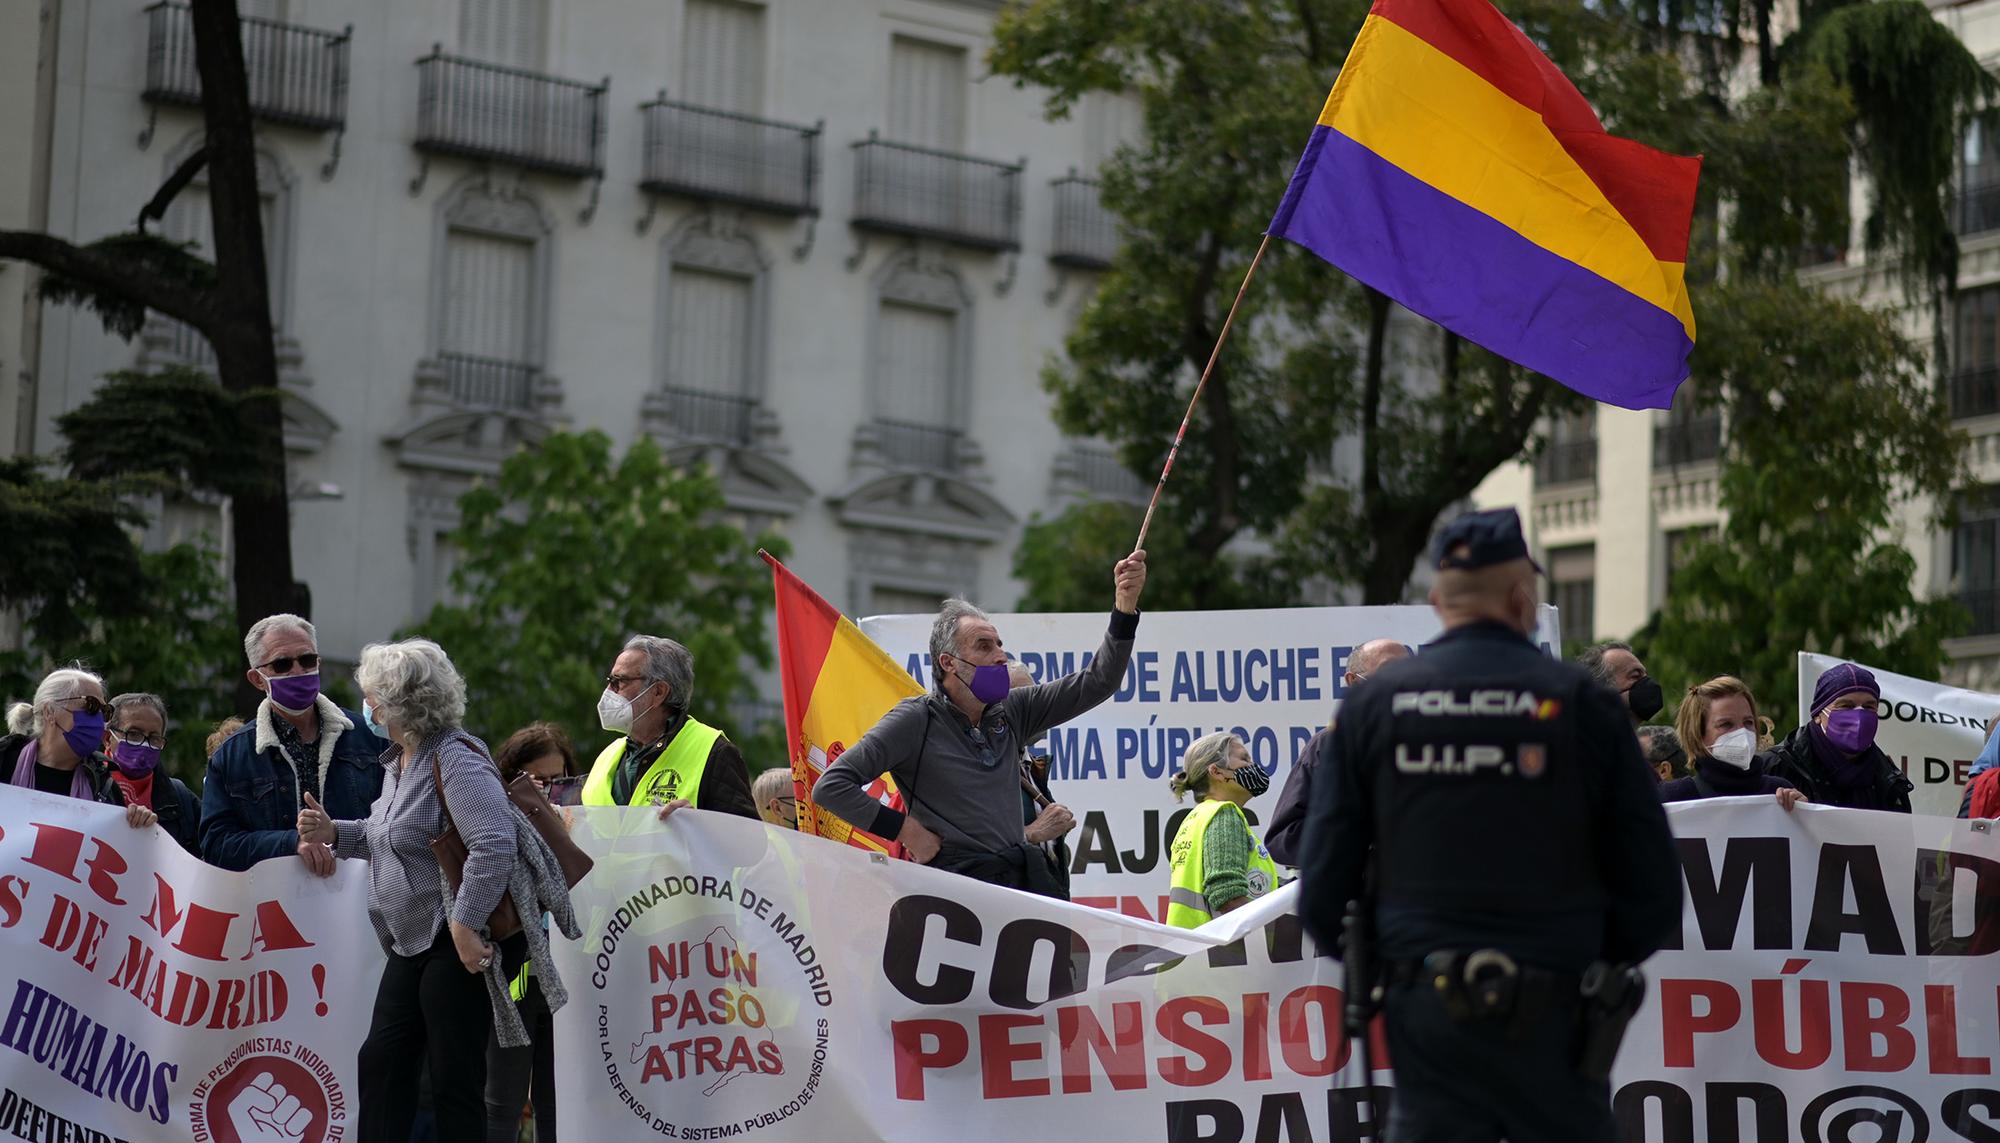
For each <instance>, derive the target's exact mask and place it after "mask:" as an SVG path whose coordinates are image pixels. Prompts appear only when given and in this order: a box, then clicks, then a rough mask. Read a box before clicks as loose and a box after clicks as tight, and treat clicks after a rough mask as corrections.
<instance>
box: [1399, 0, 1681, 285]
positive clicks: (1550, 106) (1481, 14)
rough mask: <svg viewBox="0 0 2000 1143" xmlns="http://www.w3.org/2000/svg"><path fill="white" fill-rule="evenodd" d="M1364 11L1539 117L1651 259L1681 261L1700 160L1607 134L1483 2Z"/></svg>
mask: <svg viewBox="0 0 2000 1143" xmlns="http://www.w3.org/2000/svg"><path fill="white" fill-rule="evenodd" d="M1371 12H1372V13H1373V14H1374V15H1377V16H1380V17H1382V18H1383V19H1385V20H1388V21H1390V22H1392V23H1394V24H1396V25H1398V26H1399V27H1401V28H1403V30H1405V31H1407V32H1409V33H1411V34H1412V35H1415V36H1417V37H1419V38H1420V39H1423V40H1424V41H1426V42H1428V43H1429V44H1430V45H1431V46H1432V47H1435V48H1436V49H1438V50H1439V51H1441V52H1443V53H1444V54H1446V55H1448V56H1450V57H1451V58H1452V59H1454V60H1457V61H1458V62H1459V63H1461V64H1463V65H1465V67H1466V68H1467V69H1469V70H1470V71H1472V72H1473V73H1474V74H1475V75H1477V76H1479V77H1480V78H1481V79H1483V80H1485V81H1486V82H1487V83H1490V84H1492V85H1493V86H1494V87H1496V88H1498V89H1499V90H1500V92H1501V93H1502V94H1504V95H1506V96H1507V97H1508V98H1509V99H1512V100H1513V101H1514V102H1516V103H1519V104H1521V105H1522V106H1523V107H1526V108H1528V109H1530V110H1532V111H1535V112H1537V113H1539V114H1540V115H1541V117H1542V122H1544V123H1547V124H1548V126H1549V131H1550V133H1551V134H1553V135H1554V136H1555V137H1556V141H1557V142H1558V143H1560V144H1561V145H1562V148H1563V149H1564V150H1565V151H1568V152H1569V154H1570V157H1571V158H1573V159H1575V160H1576V164H1577V166H1579V167H1582V168H1583V170H1584V173H1586V174H1588V175H1589V176H1590V180H1591V181H1592V182H1594V183H1596V184H1597V188H1598V189H1599V190H1601V191H1603V192H1604V197H1605V198H1606V199H1607V200H1609V201H1610V203H1611V205H1612V206H1614V207H1616V208H1618V213H1619V214H1621V215H1623V216H1624V218H1625V221H1626V222H1628V223H1630V224H1631V226H1632V229H1633V230H1635V231H1637V232H1638V234H1639V237H1640V238H1641V239H1643V240H1644V241H1645V243H1646V248H1647V249H1648V250H1651V251H1652V253H1653V256H1654V257H1655V258H1658V259H1659V260H1660V261H1662V262H1685V261H1687V248H1688V232H1689V230H1690V228H1691V227H1692V225H1693V219H1694V194H1695V183H1696V180H1697V179H1698V178H1699V177H1700V175H1701V160H1700V159H1698V158H1688V157H1685V156H1682V155H1669V154H1667V153H1666V152H1664V151H1659V150H1655V149H1654V148H1652V147H1648V146H1646V145H1645V144H1643V143H1638V142H1634V141H1633V140H1630V139H1621V138H1618V137H1617V136H1615V135H1609V134H1606V133H1605V130H1604V124H1603V123H1602V122H1601V121H1600V120H1599V119H1598V118H1597V112H1595V111H1593V110H1591V106H1590V101H1589V100H1587V99H1585V98H1584V97H1583V93H1582V92H1580V91H1578V90H1577V89H1576V85H1575V84H1573V83H1571V82H1570V81H1569V77H1568V76H1566V75H1564V74H1563V73H1562V69H1560V68H1558V67H1556V65H1555V64H1554V63H1553V62H1551V61H1550V60H1549V57H1547V56H1545V55H1543V54H1542V50H1541V49H1540V48H1538V47H1536V46H1535V43H1534V41H1533V40H1530V39H1529V38H1528V37H1527V35H1526V34H1525V33H1524V32H1522V31H1521V29H1519V28H1517V27H1515V26H1514V24H1513V22H1512V21H1510V20H1508V19H1507V17H1505V16H1503V15H1501V14H1500V10H1499V9H1497V8H1495V7H1494V6H1493V5H1492V4H1490V3H1487V0H1375V6H1374V7H1373V8H1372V9H1371Z"/></svg>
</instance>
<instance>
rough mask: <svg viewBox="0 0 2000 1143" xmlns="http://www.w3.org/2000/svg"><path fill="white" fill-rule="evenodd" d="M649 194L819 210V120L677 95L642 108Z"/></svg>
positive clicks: (760, 207)
mask: <svg viewBox="0 0 2000 1143" xmlns="http://www.w3.org/2000/svg"><path fill="white" fill-rule="evenodd" d="M640 111H642V112H643V113H644V114H645V119H646V173H645V181H644V182H642V183H641V184H640V186H641V187H643V188H644V189H645V190H648V191H651V192H653V193H654V194H677V195H685V196H687V197H689V198H697V199H707V200H710V201H714V202H726V203H733V204H735V205H737V206H747V207H752V208H754V209H758V210H769V211H776V212H778V213H781V214H818V213H819V138H820V129H819V128H818V127H800V126H797V125H795V124H791V123H780V122H778V121H777V120H775V119H760V118H758V117H756V116H754V115H738V114H736V113H735V112H732V111H717V110H714V109H713V108H707V107H697V106H695V105H694V104H691V103H676V102H673V101H672V100H669V99H668V98H667V97H666V96H665V95H662V96H660V98H658V99H656V100H654V101H653V102H651V103H648V104H645V105H644V106H642V107H641V108H640Z"/></svg>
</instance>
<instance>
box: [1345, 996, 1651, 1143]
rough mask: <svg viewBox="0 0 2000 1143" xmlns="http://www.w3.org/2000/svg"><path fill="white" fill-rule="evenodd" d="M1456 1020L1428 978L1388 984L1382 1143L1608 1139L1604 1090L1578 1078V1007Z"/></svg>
mask: <svg viewBox="0 0 2000 1143" xmlns="http://www.w3.org/2000/svg"><path fill="white" fill-rule="evenodd" d="M1531 1015H1532V1018H1531V1019H1522V1020H1515V1021H1511V1022H1509V1021H1477V1020H1475V1021H1470V1022H1467V1023H1463V1024H1461V1023H1459V1022H1457V1021H1455V1020H1453V1019H1452V1018H1451V1016H1450V1014H1448V1013H1447V1012H1446V1011H1445V1008H1444V1003H1443V1002H1442V1001H1440V1000H1439V999H1438V997H1437V994H1436V993H1435V992H1433V991H1432V990H1431V987H1430V985H1429V983H1428V982H1417V983H1411V984H1400V985H1396V986H1394V987H1392V988H1390V989H1389V992H1388V995H1387V997H1386V998H1385V1004H1384V1019H1385V1023H1386V1024H1387V1029H1388V1033H1389V1059H1390V1062H1391V1063H1392V1064H1393V1065H1394V1067H1395V1069H1396V1087H1395V1094H1394V1096H1393V1097H1392V1100H1391V1110H1390V1112H1389V1130H1388V1134H1387V1139H1388V1141H1389V1143H1494V1141H1496V1140H1500V1139H1505V1140H1507V1141H1508V1143H1544V1141H1547V1143H1616V1141H1617V1139H1618V1129H1617V1125H1616V1123H1615V1122H1614V1121H1613V1119H1612V1117H1611V1091H1610V1088H1609V1087H1608V1086H1606V1085H1604V1084H1593V1083H1591V1082H1590V1081H1588V1080H1586V1079H1584V1078H1583V1077H1582V1076H1580V1075H1578V1074H1577V1071H1576V1053H1577V1048H1578V1038H1579V1035H1580V1033H1579V1030H1578V1028H1577V1008H1576V1005H1575V1004H1570V1005H1568V1006H1566V1007H1563V1008H1559V1009H1558V1008H1552V1009H1550V1010H1548V1011H1546V1012H1541V1013H1534V1014H1531Z"/></svg>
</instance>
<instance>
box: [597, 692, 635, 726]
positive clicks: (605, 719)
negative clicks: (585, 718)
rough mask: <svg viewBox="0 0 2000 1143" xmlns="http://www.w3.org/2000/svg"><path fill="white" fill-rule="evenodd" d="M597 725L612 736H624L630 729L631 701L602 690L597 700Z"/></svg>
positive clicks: (615, 693) (617, 694)
mask: <svg viewBox="0 0 2000 1143" xmlns="http://www.w3.org/2000/svg"><path fill="white" fill-rule="evenodd" d="M597 725H599V726H601V727H603V728H604V729H606V730H608V731H610V732H611V733H613V734H624V733H625V732H627V731H629V730H631V729H632V700H631V699H628V698H626V697H625V696H624V695H621V694H619V693H618V692H617V691H614V690H612V689H611V688H610V687H605V688H604V693H603V694H602V695H600V696H598V699H597Z"/></svg>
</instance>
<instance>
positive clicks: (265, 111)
mask: <svg viewBox="0 0 2000 1143" xmlns="http://www.w3.org/2000/svg"><path fill="white" fill-rule="evenodd" d="M146 21H147V31H146V87H145V90H144V91H143V92H142V93H141V94H142V96H143V98H145V99H146V100H147V102H150V103H172V104H178V105H181V106H186V107H199V106H201V73H200V72H199V71H197V70H196V68H195V60H194V21H193V18H192V15H191V13H190V11H189V8H188V6H187V5H186V4H184V3H179V2H177V0H161V2H160V3H158V4H154V5H153V6H152V7H150V8H147V9H146ZM242 24H243V67H244V70H245V71H247V72H248V73H249V79H250V110H251V112H252V113H253V114H255V115H256V116H257V117H258V118H260V119H263V120H264V121H266V122H269V123H283V124H286V125H289V126H293V127H305V128H310V129H312V130H315V131H337V130H340V129H341V128H342V127H344V126H345V125H346V123H347V52H348V47H349V45H350V44H351V43H352V41H353V38H354V29H353V27H352V26H350V27H348V28H347V29H346V30H345V31H340V32H328V31H323V30H321V29H319V28H304V27H300V26H298V25H297V24H285V23H281V22H279V21H277V20H266V19H262V18H260V17H257V16H244V17H243V18H242Z"/></svg>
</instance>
